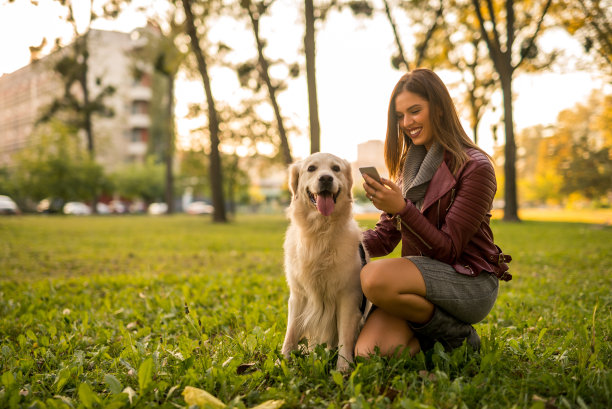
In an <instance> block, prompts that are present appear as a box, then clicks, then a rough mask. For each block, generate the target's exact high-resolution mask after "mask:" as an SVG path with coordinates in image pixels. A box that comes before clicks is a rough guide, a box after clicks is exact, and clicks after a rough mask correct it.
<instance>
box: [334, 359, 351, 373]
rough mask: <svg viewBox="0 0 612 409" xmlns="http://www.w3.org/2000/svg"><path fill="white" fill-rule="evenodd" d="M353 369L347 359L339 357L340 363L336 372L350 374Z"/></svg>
mask: <svg viewBox="0 0 612 409" xmlns="http://www.w3.org/2000/svg"><path fill="white" fill-rule="evenodd" d="M350 369H351V363H350V362H349V361H347V360H346V359H344V358H343V357H341V356H339V357H338V363H337V364H336V370H337V371H338V372H343V373H346V372H349V371H350Z"/></svg>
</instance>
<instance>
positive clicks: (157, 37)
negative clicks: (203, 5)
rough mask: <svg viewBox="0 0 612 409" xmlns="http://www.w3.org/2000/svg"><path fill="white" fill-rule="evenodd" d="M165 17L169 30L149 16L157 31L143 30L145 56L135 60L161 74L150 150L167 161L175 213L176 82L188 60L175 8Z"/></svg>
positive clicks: (167, 197) (170, 210)
mask: <svg viewBox="0 0 612 409" xmlns="http://www.w3.org/2000/svg"><path fill="white" fill-rule="evenodd" d="M163 19H164V20H165V22H166V23H167V25H168V28H167V29H166V30H164V29H163V28H162V26H161V24H160V23H159V22H157V21H155V20H152V19H149V22H148V26H149V27H151V29H153V30H154V32H149V31H147V30H144V33H145V35H146V36H147V43H146V45H145V47H144V48H143V49H142V50H140V54H142V55H138V56H137V58H138V60H139V61H136V66H138V65H139V64H138V63H139V62H140V60H144V61H145V64H147V62H150V61H153V68H154V71H155V74H157V75H158V76H160V77H161V80H160V81H156V78H154V83H153V87H154V93H155V91H156V90H157V91H159V92H162V93H164V97H163V98H160V100H159V101H152V103H153V104H155V105H159V104H161V105H162V107H161V111H162V112H154V110H153V109H151V111H150V116H151V120H152V126H151V138H150V139H151V140H150V147H149V149H150V151H151V153H154V154H156V155H157V156H158V157H159V159H160V160H162V161H163V162H164V163H165V194H164V197H165V201H166V204H167V206H168V211H167V213H169V214H171V213H174V175H173V167H174V155H175V146H174V145H175V131H174V121H175V119H174V84H175V80H176V76H177V73H178V71H179V68H180V67H181V64H182V63H183V61H184V59H185V54H184V53H183V52H181V51H180V49H179V47H178V45H177V41H178V38H179V37H180V35H181V34H183V33H184V27H183V25H182V24H179V23H177V19H176V8H171V9H170V11H169V14H168V15H167V16H164V17H163ZM136 71H139V70H138V69H137V70H136ZM155 125H157V126H155Z"/></svg>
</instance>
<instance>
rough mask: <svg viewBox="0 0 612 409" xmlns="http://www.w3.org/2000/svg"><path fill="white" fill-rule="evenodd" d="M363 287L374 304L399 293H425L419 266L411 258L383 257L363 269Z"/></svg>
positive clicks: (387, 299)
mask: <svg viewBox="0 0 612 409" xmlns="http://www.w3.org/2000/svg"><path fill="white" fill-rule="evenodd" d="M360 277H361V289H362V291H363V293H364V294H365V296H366V297H367V298H368V300H370V301H371V302H372V303H373V304H375V305H379V303H380V302H386V301H389V300H390V299H392V298H393V297H395V296H397V295H398V294H400V293H401V294H417V295H422V296H424V295H425V284H424V281H423V277H422V275H421V273H420V271H419V270H418V268H417V267H416V266H415V265H414V263H412V262H411V261H409V260H406V259H402V258H398V259H382V260H375V261H372V262H370V263H368V264H366V265H365V266H364V267H363V268H362V269H361V275H360Z"/></svg>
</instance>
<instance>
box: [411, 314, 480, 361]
mask: <svg viewBox="0 0 612 409" xmlns="http://www.w3.org/2000/svg"><path fill="white" fill-rule="evenodd" d="M410 327H411V328H412V330H413V331H414V332H415V333H416V335H417V338H419V336H422V337H426V338H427V339H430V340H433V341H434V342H435V341H438V342H440V343H441V344H442V345H443V346H444V348H445V349H446V350H447V351H450V350H453V349H455V348H458V347H460V346H461V345H462V344H463V341H464V340H467V343H468V345H470V346H471V347H472V349H474V351H479V350H480V337H479V336H478V334H477V333H476V330H475V329H474V327H473V326H471V325H470V324H466V323H465V322H463V321H460V320H458V319H457V318H455V317H453V316H452V315H449V314H448V313H447V312H446V311H444V310H441V309H440V308H438V307H436V308H435V309H434V313H433V316H432V317H431V319H430V320H429V322H427V323H425V324H414V323H410ZM431 346H433V342H432V345H431ZM423 349H426V348H423Z"/></svg>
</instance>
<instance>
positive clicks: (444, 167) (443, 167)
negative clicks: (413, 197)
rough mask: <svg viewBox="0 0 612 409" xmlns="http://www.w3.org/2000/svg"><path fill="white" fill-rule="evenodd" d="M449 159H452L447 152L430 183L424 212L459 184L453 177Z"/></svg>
mask: <svg viewBox="0 0 612 409" xmlns="http://www.w3.org/2000/svg"><path fill="white" fill-rule="evenodd" d="M449 159H450V157H449V155H448V152H445V153H444V161H442V163H441V164H440V166H439V167H438V170H437V171H436V173H434V175H433V177H432V178H431V181H430V182H429V187H428V189H427V193H425V198H424V199H423V207H422V211H423V212H424V211H425V209H427V208H428V207H429V206H431V205H432V204H433V203H435V202H437V201H438V199H440V198H441V197H442V196H444V195H445V194H446V193H447V192H448V191H449V190H451V189H452V188H453V187H455V185H456V184H457V180H456V179H455V176H453V174H452V172H451V171H450V169H449V168H448V160H449Z"/></svg>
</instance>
